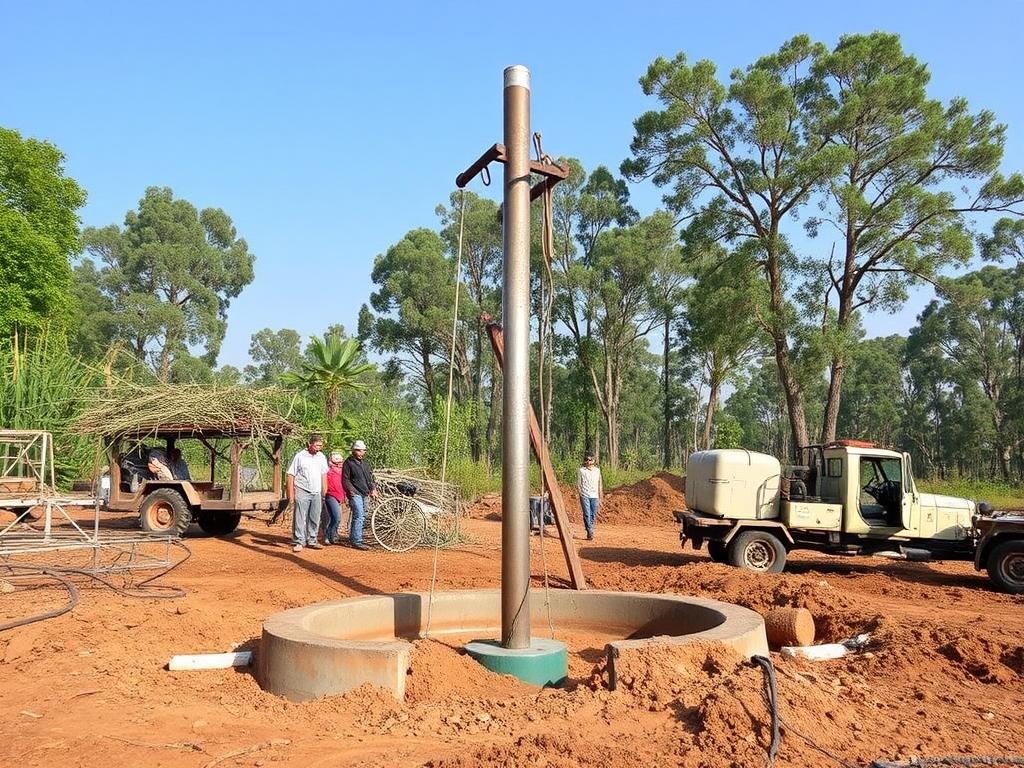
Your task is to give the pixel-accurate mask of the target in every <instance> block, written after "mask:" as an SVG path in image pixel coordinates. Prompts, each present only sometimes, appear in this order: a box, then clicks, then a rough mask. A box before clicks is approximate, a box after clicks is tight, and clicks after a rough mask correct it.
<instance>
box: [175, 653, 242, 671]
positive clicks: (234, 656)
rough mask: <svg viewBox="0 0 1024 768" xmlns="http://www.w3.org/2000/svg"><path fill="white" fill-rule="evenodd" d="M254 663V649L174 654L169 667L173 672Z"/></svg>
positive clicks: (228, 667)
mask: <svg viewBox="0 0 1024 768" xmlns="http://www.w3.org/2000/svg"><path fill="white" fill-rule="evenodd" d="M251 663H252V651H235V652H229V653H192V654H185V655H182V656H172V657H171V660H170V661H169V662H167V669H169V670H170V671H172V672H177V671H180V670H190V669H230V668H231V667H247V666H249V665H250V664H251Z"/></svg>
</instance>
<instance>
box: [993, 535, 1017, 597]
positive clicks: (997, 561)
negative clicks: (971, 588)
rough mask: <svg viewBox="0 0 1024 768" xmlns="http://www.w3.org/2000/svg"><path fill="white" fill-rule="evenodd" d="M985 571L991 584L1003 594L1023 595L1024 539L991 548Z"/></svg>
mask: <svg viewBox="0 0 1024 768" xmlns="http://www.w3.org/2000/svg"><path fill="white" fill-rule="evenodd" d="M985 570H987V571H988V577H989V579H990V580H991V582H992V583H993V584H995V585H996V587H997V588H998V589H1000V590H1002V591H1003V592H1009V593H1010V594H1011V595H1019V594H1022V593H1024V539H1010V540H1009V541H1001V542H999V543H998V544H996V545H995V546H994V547H992V551H991V552H989V553H988V560H987V561H986V563H985Z"/></svg>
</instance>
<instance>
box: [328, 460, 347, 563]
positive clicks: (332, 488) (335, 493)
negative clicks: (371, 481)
mask: <svg viewBox="0 0 1024 768" xmlns="http://www.w3.org/2000/svg"><path fill="white" fill-rule="evenodd" d="M344 461H345V454H343V453H342V452H341V451H332V452H331V459H330V462H329V463H330V466H329V467H328V469H327V495H326V496H325V497H324V502H325V506H324V510H325V511H326V512H327V518H326V526H325V528H324V544H338V543H339V542H338V528H339V527H340V526H341V517H342V515H341V505H342V504H344V503H345V486H344V485H342V482H341V467H342V464H343V463H344Z"/></svg>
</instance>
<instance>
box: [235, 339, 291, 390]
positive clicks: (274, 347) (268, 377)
mask: <svg viewBox="0 0 1024 768" xmlns="http://www.w3.org/2000/svg"><path fill="white" fill-rule="evenodd" d="M300 344H301V339H300V338H299V332H298V331H293V330H292V329H291V328H282V329H281V330H279V331H274V330H271V329H270V328H263V329H261V330H259V331H256V333H254V334H253V335H252V337H251V339H250V341H249V358H250V359H251V360H252V364H250V365H247V366H245V378H246V380H248V381H251V382H253V383H254V384H260V385H264V386H269V385H273V384H277V383H278V382H280V380H281V376H282V375H283V374H285V373H289V372H294V371H297V370H298V369H299V367H300V366H301V365H302V350H301V347H300Z"/></svg>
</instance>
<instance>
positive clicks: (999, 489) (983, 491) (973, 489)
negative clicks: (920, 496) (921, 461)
mask: <svg viewBox="0 0 1024 768" xmlns="http://www.w3.org/2000/svg"><path fill="white" fill-rule="evenodd" d="M917 486H918V488H919V489H920V490H922V491H926V492H928V493H942V494H945V495H947V496H959V497H961V498H965V499H971V500H972V501H987V502H988V503H989V504H991V505H992V506H993V507H995V508H996V509H1024V485H1019V484H1015V483H1003V482H998V481H993V480H969V479H966V478H954V479H949V480H937V479H936V480H922V479H920V478H919V479H918V480H917Z"/></svg>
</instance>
